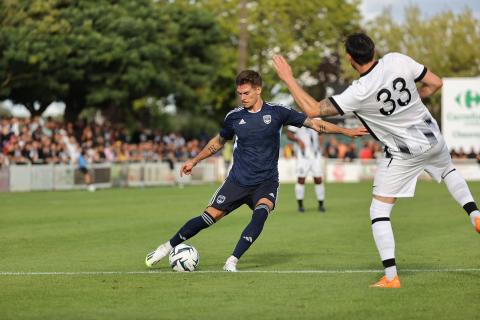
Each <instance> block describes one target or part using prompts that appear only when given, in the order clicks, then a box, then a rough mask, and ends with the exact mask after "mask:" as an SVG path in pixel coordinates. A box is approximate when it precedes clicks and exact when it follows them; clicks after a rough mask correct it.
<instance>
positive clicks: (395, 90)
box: [273, 33, 480, 288]
mask: <svg viewBox="0 0 480 320" xmlns="http://www.w3.org/2000/svg"><path fill="white" fill-rule="evenodd" d="M345 48H346V52H347V58H348V59H349V61H350V63H351V65H352V67H353V68H354V69H355V70H356V71H357V72H358V73H359V74H360V78H359V79H358V80H356V81H354V82H353V83H352V84H351V85H350V86H349V87H348V88H347V89H346V90H345V91H344V92H342V93H341V94H339V95H334V96H333V97H330V98H328V99H324V100H321V101H316V100H315V99H313V98H312V97H311V96H310V95H308V93H306V92H305V91H304V90H303V89H302V88H301V87H300V86H299V85H298V83H297V82H296V81H295V78H294V77H293V73H292V69H291V67H290V66H289V65H288V63H287V62H286V61H285V59H284V58H283V57H281V56H275V57H274V58H273V64H274V67H275V69H276V71H277V74H278V75H279V77H280V79H282V80H283V81H284V82H285V84H286V85H287V87H288V89H289V91H290V92H291V94H292V95H293V97H294V99H295V101H296V102H297V104H298V105H299V106H300V108H301V109H302V110H303V111H304V112H305V113H306V114H307V115H308V116H309V117H323V116H332V115H337V114H341V115H343V114H344V113H347V112H352V113H353V114H354V115H356V116H357V117H358V118H359V119H360V121H361V122H362V123H363V124H364V126H365V127H366V128H367V129H368V130H369V131H370V134H371V135H372V136H373V137H374V138H376V139H377V140H379V141H380V142H381V143H383V144H384V146H385V157H384V158H383V159H382V160H381V161H380V163H379V165H378V169H377V172H376V174H375V179H374V182H373V199H372V203H371V206H370V218H371V222H372V232H373V237H374V240H375V243H376V246H377V249H378V251H379V253H380V257H381V259H382V263H383V266H384V268H385V276H384V277H382V278H381V279H380V281H378V282H377V283H375V284H373V285H372V287H380V288H400V280H399V278H398V276H397V268H396V263H395V241H394V237H393V231H392V227H391V224H390V213H391V210H392V208H393V205H394V204H395V200H396V199H397V198H399V197H413V196H414V193H415V186H416V183H417V178H418V176H419V175H420V174H421V173H422V172H423V171H424V170H425V171H426V172H427V173H429V174H430V176H431V177H432V178H433V179H435V180H436V181H437V182H442V181H443V182H444V183H445V184H446V185H447V188H448V191H449V192H450V194H451V195H452V197H453V198H454V199H455V200H456V201H457V202H458V203H459V204H460V205H461V206H462V207H463V208H464V209H465V211H466V212H467V214H468V215H469V217H470V221H471V223H472V224H473V226H474V228H475V229H476V231H477V232H479V233H480V212H479V211H478V207H477V205H476V203H475V201H474V199H473V197H472V194H471V193H470V190H469V188H468V186H467V183H466V182H465V179H464V178H463V177H462V176H461V175H460V174H459V173H458V171H456V170H455V167H454V165H453V163H452V160H451V158H450V155H449V153H448V148H447V145H446V144H445V141H444V138H443V136H442V134H441V133H440V130H439V128H438V125H437V123H436V121H435V119H433V117H432V116H431V114H430V112H429V111H428V109H427V108H426V107H425V105H424V104H423V103H422V100H421V98H425V97H429V96H431V95H432V94H433V93H435V92H436V91H437V90H438V89H440V88H441V86H442V80H441V79H440V78H439V77H438V76H437V75H435V74H434V73H432V72H431V71H429V70H427V68H426V67H425V66H423V65H421V64H419V63H418V62H416V61H415V60H413V59H412V58H410V57H408V56H406V55H403V54H400V53H389V54H386V55H385V56H383V58H381V59H380V60H378V61H376V60H375V59H374V54H375V45H374V43H373V41H372V40H371V39H370V38H369V37H368V36H367V35H365V34H363V33H355V34H352V35H350V36H348V38H347V40H346V42H345ZM416 82H420V83H421V85H420V86H419V87H418V88H417V86H416Z"/></svg>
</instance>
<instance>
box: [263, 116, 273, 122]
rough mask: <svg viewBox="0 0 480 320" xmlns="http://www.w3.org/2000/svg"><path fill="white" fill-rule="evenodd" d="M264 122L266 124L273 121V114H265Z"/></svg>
mask: <svg viewBox="0 0 480 320" xmlns="http://www.w3.org/2000/svg"><path fill="white" fill-rule="evenodd" d="M263 122H265V123H266V124H270V122H272V116H271V115H269V114H267V115H264V116H263Z"/></svg>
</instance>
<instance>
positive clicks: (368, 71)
mask: <svg viewBox="0 0 480 320" xmlns="http://www.w3.org/2000/svg"><path fill="white" fill-rule="evenodd" d="M377 64H378V61H375V63H374V64H372V66H371V67H370V68H369V69H368V70H367V71H365V72H364V73H362V74H360V77H363V76H366V75H367V74H369V73H370V71H372V70H373V68H375V66H376V65H377Z"/></svg>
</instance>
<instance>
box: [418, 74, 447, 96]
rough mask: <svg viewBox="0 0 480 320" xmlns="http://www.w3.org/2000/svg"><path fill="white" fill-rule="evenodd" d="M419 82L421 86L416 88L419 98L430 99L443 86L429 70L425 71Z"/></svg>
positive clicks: (440, 80) (437, 77)
mask: <svg viewBox="0 0 480 320" xmlns="http://www.w3.org/2000/svg"><path fill="white" fill-rule="evenodd" d="M420 82H421V83H422V85H421V86H420V88H418V93H419V94H420V97H421V98H426V97H430V96H431V95H432V94H434V93H435V92H437V90H438V89H440V88H441V87H442V85H443V82H442V79H440V77H439V76H437V75H436V74H435V73H433V72H431V71H430V70H427V73H426V74H425V76H424V77H423V78H422V80H420Z"/></svg>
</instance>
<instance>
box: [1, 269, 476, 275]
mask: <svg viewBox="0 0 480 320" xmlns="http://www.w3.org/2000/svg"><path fill="white" fill-rule="evenodd" d="M383 271H384V270H374V269H364V270H361V269H359V270H245V271H239V272H237V273H272V274H348V273H381V272H383ZM399 271H400V272H413V273H429V272H445V273H458V272H480V268H471V269H400V270H399ZM188 273H191V272H172V271H170V270H165V271H78V272H73V271H72V272H68V271H58V272H7V271H1V272H0V276H97V275H99V276H103V275H143V274H153V275H168V274H188ZM193 273H223V274H227V273H228V274H231V273H232V272H226V271H221V270H199V271H194V272H193Z"/></svg>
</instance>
